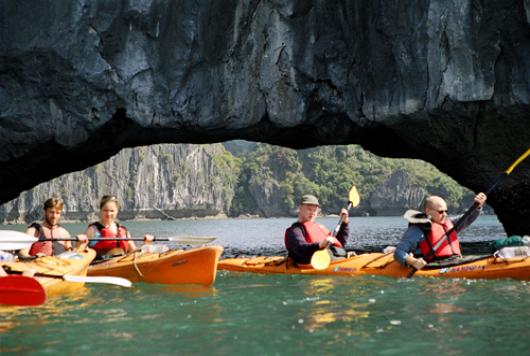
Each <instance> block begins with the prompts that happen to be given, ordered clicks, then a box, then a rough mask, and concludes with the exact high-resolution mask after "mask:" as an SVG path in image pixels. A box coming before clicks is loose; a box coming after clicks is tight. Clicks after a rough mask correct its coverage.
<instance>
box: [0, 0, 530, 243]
mask: <svg viewBox="0 0 530 356" xmlns="http://www.w3.org/2000/svg"><path fill="white" fill-rule="evenodd" d="M529 14H530V1H529V0H518V1H515V0H513V1H509V0H507V1H462V0H453V1H449V0H438V1H410V0H401V1H372V0H365V1H307V0H298V1H294V0H293V1H273V0H269V1H251V0H245V1H243V0H241V1H209V2H208V1H170V0H166V1H162V0H159V1H155V0H153V1H147V0H146V1H142V0H129V1H103V0H102V1H97V0H85V1H82V0H81V1H69V0H63V1H51V0H49V1H44V0H33V1H29V0H16V1H15V0H7V1H2V2H0V23H1V26H0V125H1V127H0V140H1V144H2V146H1V148H2V149H1V150H0V183H1V186H2V189H1V192H0V201H2V202H5V201H8V200H10V199H12V198H14V197H16V196H18V194H19V193H20V192H21V191H23V190H25V189H28V188H30V187H32V186H34V185H36V184H38V183H40V182H44V181H47V180H48V179H50V178H52V177H55V176H58V175H60V174H61V173H65V172H69V171H75V170H79V169H82V168H85V167H88V166H91V165H93V164H95V163H97V162H100V161H103V160H105V159H107V158H108V157H110V156H112V155H113V154H115V153H116V152H118V151H119V150H120V149H121V148H122V147H128V146H136V145H145V144H154V143H162V142H175V143H205V142H219V141H225V140H229V139H233V138H243V139H247V140H254V141H262V142H269V143H274V144H280V145H284V146H289V147H294V148H299V147H309V146H315V145H321V144H345V143H360V144H362V145H363V146H364V147H365V148H367V149H369V150H371V151H373V152H375V153H377V154H380V155H385V156H392V157H414V158H421V159H424V160H426V161H429V162H431V163H433V164H434V165H436V166H437V167H438V168H439V169H441V170H442V171H444V172H446V173H448V174H449V175H451V176H452V177H453V178H455V179H456V180H457V181H458V182H460V183H461V184H463V185H466V186H468V187H470V188H472V189H473V190H475V191H479V190H483V191H484V190H487V189H488V188H489V187H490V186H491V185H492V183H493V182H494V181H495V179H496V177H497V175H498V174H499V173H500V172H502V171H503V170H505V169H506V168H507V167H508V166H509V165H510V163H511V162H512V161H514V160H515V159H516V158H517V157H518V156H519V155H520V154H522V153H523V152H524V151H525V150H526V149H527V148H528V147H529V146H530V139H529V138H530V133H529V132H530V131H529V129H530V118H529V112H530V110H529V109H530V104H529V100H530V31H529V30H530V15H529ZM529 190H530V168H529V163H528V162H523V163H522V164H521V165H520V167H518V168H517V169H516V170H515V171H514V172H513V174H512V175H511V176H510V177H509V178H508V179H507V180H505V181H504V182H502V183H501V184H500V185H498V186H497V188H496V189H495V190H494V191H493V192H492V193H491V194H490V199H489V202H490V204H491V205H492V206H493V207H494V208H495V211H496V213H497V214H498V216H499V218H500V219H501V221H502V222H503V223H504V225H505V227H506V229H507V232H508V233H519V234H523V233H529V232H530V219H528V216H530V202H528V199H527V197H528V192H529Z"/></svg>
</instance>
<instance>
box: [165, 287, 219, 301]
mask: <svg viewBox="0 0 530 356" xmlns="http://www.w3.org/2000/svg"><path fill="white" fill-rule="evenodd" d="M161 291H164V292H169V293H178V294H180V295H182V296H183V297H185V298H189V299H196V298H207V297H215V296H216V295H217V290H216V289H215V288H214V287H212V286H210V287H207V286H201V285H164V287H163V288H161Z"/></svg>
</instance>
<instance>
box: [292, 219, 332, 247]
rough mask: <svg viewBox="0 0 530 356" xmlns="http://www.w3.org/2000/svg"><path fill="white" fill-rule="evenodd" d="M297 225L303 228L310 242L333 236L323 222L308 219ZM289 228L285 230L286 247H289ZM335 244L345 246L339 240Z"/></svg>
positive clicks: (306, 238)
mask: <svg viewBox="0 0 530 356" xmlns="http://www.w3.org/2000/svg"><path fill="white" fill-rule="evenodd" d="M296 225H298V226H300V227H301V228H302V232H303V234H304V238H305V240H306V241H307V242H308V243H318V242H320V241H322V240H324V239H325V238H326V237H328V236H332V235H331V232H330V231H329V230H328V229H327V228H326V227H325V226H324V225H322V224H317V223H314V222H312V221H306V222H305V223H297V224H296ZM296 225H295V226H296ZM287 230H289V229H287ZM287 230H285V237H284V243H285V246H286V247H287ZM333 245H335V246H337V247H343V246H342V244H341V243H340V242H339V241H337V242H335V243H333Z"/></svg>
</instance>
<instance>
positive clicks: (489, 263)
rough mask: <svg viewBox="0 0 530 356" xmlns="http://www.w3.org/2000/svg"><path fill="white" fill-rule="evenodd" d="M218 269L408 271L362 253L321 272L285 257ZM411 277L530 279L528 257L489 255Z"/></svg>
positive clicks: (228, 263) (389, 258) (390, 259)
mask: <svg viewBox="0 0 530 356" xmlns="http://www.w3.org/2000/svg"><path fill="white" fill-rule="evenodd" d="M218 268H219V270H228V271H237V272H252V273H266V274H268V273H279V274H311V275H337V276H340V275H342V276H363V275H379V276H388V277H397V278H399V277H406V276H407V275H408V274H409V273H410V271H411V268H406V267H403V266H402V265H401V264H400V263H398V262H397V261H395V260H394V256H393V253H386V254H385V253H365V254H361V255H356V256H352V257H349V258H344V259H339V260H333V261H331V264H330V265H329V267H328V268H326V269H324V270H316V269H314V268H312V267H311V265H297V266H295V265H294V264H293V262H292V260H291V259H289V260H287V258H286V257H284V256H269V257H265V256H258V257H252V258H228V259H224V260H221V261H220V262H219V267H218ZM414 276H415V277H416V276H417V277H444V278H472V279H476V278H480V279H482V278H484V279H491V278H513V279H520V280H530V258H528V257H527V258H521V257H517V258H509V259H504V258H499V257H494V256H492V255H475V256H464V257H463V258H460V259H458V260H448V261H440V262H436V263H431V264H429V265H427V266H426V267H425V268H424V269H422V270H421V271H417V272H416V273H415V274H414Z"/></svg>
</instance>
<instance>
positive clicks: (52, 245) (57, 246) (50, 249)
mask: <svg viewBox="0 0 530 356" xmlns="http://www.w3.org/2000/svg"><path fill="white" fill-rule="evenodd" d="M30 227H32V228H34V229H35V237H38V238H39V241H37V242H34V243H33V244H32V245H31V247H30V249H29V255H30V256H36V255H37V253H43V254H45V255H46V256H53V255H58V254H60V253H62V252H64V251H65V248H64V245H63V244H61V243H60V242H58V241H49V240H50V239H53V238H56V239H57V238H61V237H65V238H66V237H67V236H66V234H64V233H63V232H62V230H63V228H62V227H61V226H59V225H55V226H52V228H51V229H48V228H46V229H43V228H42V225H41V224H39V223H33V224H31V225H30V226H28V228H30ZM54 231H55V232H56V234H55V235H56V236H53V232H54ZM46 240H48V241H46Z"/></svg>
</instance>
